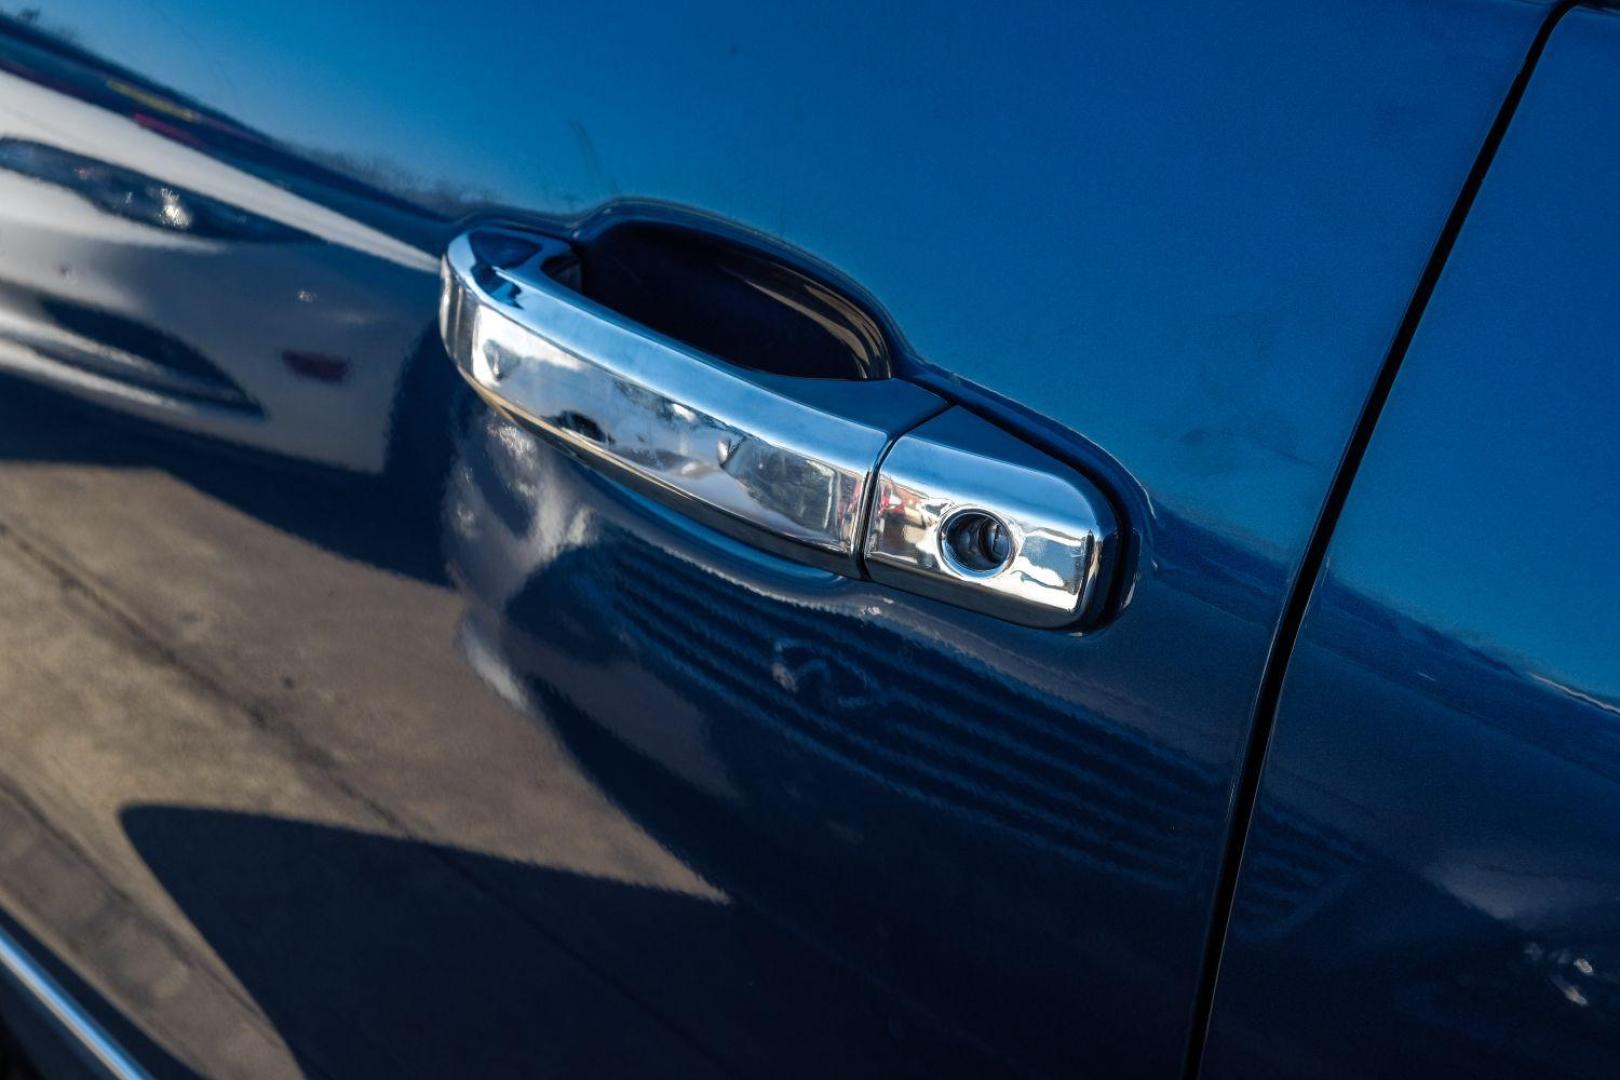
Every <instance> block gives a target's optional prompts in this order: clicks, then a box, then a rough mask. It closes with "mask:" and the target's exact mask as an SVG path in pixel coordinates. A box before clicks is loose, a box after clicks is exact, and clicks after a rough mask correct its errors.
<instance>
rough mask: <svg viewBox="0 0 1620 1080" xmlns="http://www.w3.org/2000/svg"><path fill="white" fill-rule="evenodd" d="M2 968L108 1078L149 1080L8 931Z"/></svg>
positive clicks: (1, 944) (2, 934) (0, 949)
mask: <svg viewBox="0 0 1620 1080" xmlns="http://www.w3.org/2000/svg"><path fill="white" fill-rule="evenodd" d="M0 968H3V969H4V971H5V973H6V974H7V975H9V976H11V978H12V979H13V981H15V982H16V983H17V985H18V987H19V988H20V989H21V990H23V991H24V992H25V993H27V994H29V995H30V996H32V997H33V999H34V1000H35V1001H37V1002H38V1003H39V1004H40V1005H41V1006H43V1007H44V1009H45V1011H46V1012H47V1013H48V1014H49V1015H50V1018H51V1019H53V1020H55V1021H56V1023H57V1025H58V1027H59V1028H60V1029H61V1030H62V1031H64V1032H66V1033H67V1034H68V1035H69V1036H70V1037H71V1038H72V1039H73V1040H74V1041H75V1042H76V1043H78V1045H79V1047H80V1049H82V1050H83V1052H84V1054H85V1056H86V1057H88V1058H89V1059H90V1060H91V1061H93V1062H95V1063H96V1064H98V1065H100V1066H101V1067H102V1068H103V1069H105V1070H106V1071H107V1073H108V1075H110V1076H113V1077H116V1078H118V1080H149V1077H148V1075H147V1072H146V1070H145V1069H142V1068H141V1067H140V1066H139V1065H137V1064H136V1063H135V1059H134V1058H132V1057H130V1056H129V1054H128V1053H126V1052H125V1050H124V1048H123V1047H121V1046H119V1045H118V1043H117V1042H115V1041H114V1040H113V1037H112V1036H111V1035H109V1034H107V1032H106V1030H105V1029H103V1028H102V1026H101V1025H100V1024H98V1023H96V1021H95V1019H94V1018H92V1017H91V1016H90V1014H89V1013H87V1012H85V1011H84V1010H83V1009H82V1008H80V1007H79V1005H78V1003H77V1002H75V1001H74V1000H73V999H72V998H71V997H69V996H68V994H67V991H65V990H63V989H62V987H61V984H60V983H58V982H57V981H56V980H55V979H54V978H52V977H51V975H50V973H48V972H47V971H46V970H45V969H44V968H42V967H40V965H39V964H38V963H37V962H36V961H35V960H34V958H33V957H32V956H30V955H29V954H28V953H27V951H26V950H24V949H23V947H22V946H21V945H19V944H18V943H17V941H16V940H15V939H14V938H13V937H12V936H11V935H10V934H8V933H6V931H5V929H4V928H0Z"/></svg>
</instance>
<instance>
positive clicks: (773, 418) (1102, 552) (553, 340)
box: [439, 228, 1117, 627]
mask: <svg viewBox="0 0 1620 1080" xmlns="http://www.w3.org/2000/svg"><path fill="white" fill-rule="evenodd" d="M570 250H571V249H570V248H569V246H568V245H567V244H565V243H563V242H562V241H559V240H555V239H552V238H549V237H544V236H540V235H537V234H531V233H526V232H518V231H515V230H509V229H499V228H478V229H474V230H472V231H470V232H467V233H463V234H462V235H460V236H458V237H457V238H456V239H455V240H453V241H452V242H451V243H450V246H449V248H448V250H447V251H446V253H445V256H444V261H443V265H442V277H443V285H444V290H443V294H442V297H441V301H440V309H439V322H440V329H441V331H442V332H443V335H444V341H445V346H446V349H447V350H448V352H449V354H450V357H451V359H452V360H453V361H454V362H455V364H456V366H457V368H458V369H459V370H460V372H461V374H462V376H463V377H464V378H465V379H466V380H467V382H468V383H469V384H471V386H472V387H473V389H474V390H476V391H477V393H478V394H479V396H480V397H482V398H483V399H484V400H485V401H486V402H488V403H489V404H490V405H491V406H492V407H494V408H495V409H497V410H499V411H500V412H502V413H505V414H506V415H508V416H509V417H511V418H513V419H514V420H516V421H518V422H519V423H521V424H524V425H525V426H527V427H529V428H531V429H532V430H534V431H536V432H538V433H540V434H541V435H543V436H545V437H546V438H548V439H549V440H551V441H552V442H554V443H556V444H557V445H559V446H561V447H563V448H564V449H566V450H568V451H570V452H572V453H574V454H575V455H576V456H577V457H579V458H581V459H582V460H584V461H586V462H588V463H590V464H593V465H595V466H597V467H599V468H602V469H604V470H605V471H607V472H609V473H611V474H612V475H614V476H616V477H618V478H620V479H621V480H624V481H626V482H627V483H629V484H630V485H631V486H633V487H636V488H637V489H639V490H641V491H643V492H645V493H647V494H649V495H651V496H652V497H654V498H657V499H659V500H660V501H663V502H666V503H668V504H670V505H672V506H674V507H676V508H677V509H680V510H683V511H684V512H686V513H688V514H691V515H693V516H695V517H698V518H700V519H701V520H703V521H705V522H707V523H708V524H710V525H712V526H714V527H716V528H718V529H720V530H722V531H724V532H727V533H729V534H731V535H733V536H736V537H738V538H739V539H742V540H744V541H746V542H748V543H752V544H754V545H756V546H759V547H763V548H766V549H767V550H771V551H775V552H777V553H779V554H783V555H787V556H789V557H791V558H795V559H798V560H801V561H804V562H809V563H813V564H816V565H819V566H823V567H825V568H828V569H831V570H834V571H836V572H838V573H841V574H845V575H848V576H851V577H863V576H867V574H866V571H867V570H869V571H870V576H871V577H872V578H873V579H875V580H878V581H880V582H884V583H887V584H891V585H893V586H895V587H899V588H904V589H908V590H910V591H914V592H918V593H922V594H925V595H929V596H933V597H936V598H938V599H941V600H945V601H947V602H950V603H954V604H958V605H961V606H964V607H971V608H976V609H978V610H982V611H985V612H988V613H990V614H994V615H997V616H999V617H1002V618H1007V619H1011V620H1013V621H1017V622H1024V623H1029V624H1031V625H1036V626H1052V627H1056V626H1066V625H1070V624H1074V623H1077V622H1084V621H1088V620H1091V619H1093V618H1095V617H1096V615H1097V614H1098V612H1099V611H1100V608H1101V605H1102V603H1103V600H1104V597H1105V593H1106V591H1107V590H1106V587H1105V586H1106V580H1107V571H1108V569H1109V566H1110V563H1111V561H1112V560H1113V558H1114V556H1115V547H1116V546H1117V526H1116V524H1115V520H1114V516H1113V513H1112V511H1111V509H1110V507H1109V504H1108V501H1107V500H1106V499H1105V498H1103V496H1102V495H1101V493H1100V492H1098V491H1097V490H1096V489H1095V488H1094V487H1093V486H1092V485H1091V484H1090V482H1089V481H1087V480H1086V479H1085V478H1084V477H1082V476H1081V475H1080V474H1078V473H1077V472H1075V471H1074V470H1072V469H1069V468H1067V467H1066V466H1063V465H1061V464H1059V463H1058V462H1056V461H1053V460H1052V459H1051V458H1049V457H1046V456H1045V455H1043V454H1040V453H1039V452H1038V451H1035V450H1033V449H1032V448H1030V447H1028V446H1026V445H1025V444H1023V443H1021V442H1019V441H1018V440H1017V439H1015V438H1013V437H1012V436H1010V435H1007V434H1006V433H1004V432H1002V431H1001V430H1000V429H998V428H996V427H994V426H993V425H991V424H989V423H987V422H986V421H984V420H981V419H979V418H978V417H976V416H973V415H972V414H970V413H968V412H966V411H965V410H963V409H960V408H952V407H950V406H949V403H948V402H946V401H944V400H943V399H941V398H940V397H938V396H937V395H935V394H933V393H931V392H929V391H928V390H925V389H923V388H922V387H919V386H917V385H915V384H913V383H909V382H906V381H904V380H902V379H875V380H861V381H856V380H834V379H809V378H794V377H785V376H777V375H769V374H764V373H760V372H754V371H746V370H744V369H742V368H739V367H736V366H733V365H731V364H727V363H725V362H724V361H721V360H718V359H715V358H713V357H710V356H707V355H704V354H703V353H701V352H698V351H696V350H694V349H691V348H689V347H687V346H686V345H683V344H681V343H680V342H678V341H674V340H672V339H670V338H667V337H665V336H663V335H661V334H659V333H657V332H655V331H653V330H650V329H648V328H647V327H644V326H641V325H638V324H636V323H634V322H631V321H630V320H628V319H625V318H624V317H623V316H621V315H619V314H617V313H615V312H613V311H611V310H609V309H607V308H605V307H603V306H601V305H599V304H596V303H595V302H593V301H592V300H590V299H589V298H587V297H585V296H583V295H581V294H580V293H578V292H576V291H575V290H573V289H571V288H569V287H568V286H566V285H564V284H563V283H562V282H560V281H558V280H557V279H556V278H554V277H553V276H552V275H551V274H550V273H548V272H547V266H548V265H549V264H551V263H552V260H558V259H564V258H566V257H567V256H568V255H569V254H570ZM941 414H943V415H941ZM913 429H915V430H913ZM880 463H881V468H880ZM874 489H875V490H876V492H877V494H876V497H874Z"/></svg>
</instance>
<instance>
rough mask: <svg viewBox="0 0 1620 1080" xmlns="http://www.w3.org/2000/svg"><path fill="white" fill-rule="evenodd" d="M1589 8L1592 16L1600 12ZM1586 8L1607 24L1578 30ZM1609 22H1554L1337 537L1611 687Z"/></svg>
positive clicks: (1374, 584) (1432, 610)
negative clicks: (1593, 30) (1600, 30)
mask: <svg viewBox="0 0 1620 1080" xmlns="http://www.w3.org/2000/svg"><path fill="white" fill-rule="evenodd" d="M1599 20H1601V21H1599ZM1583 22H1591V23H1592V24H1593V25H1603V26H1607V27H1610V28H1611V30H1610V32H1608V33H1606V34H1602V35H1599V34H1590V33H1582V32H1578V31H1577V30H1576V27H1578V26H1580V25H1581V24H1582V23H1583ZM1617 43H1620V20H1616V19H1614V18H1612V17H1603V16H1587V15H1581V16H1578V17H1571V18H1570V19H1568V20H1566V22H1565V24H1564V25H1563V26H1562V27H1560V29H1559V31H1558V33H1557V34H1556V35H1554V37H1553V39H1552V45H1551V46H1550V48H1549V49H1548V51H1547V54H1546V56H1545V58H1544V59H1543V60H1542V61H1541V63H1540V65H1539V66H1538V67H1537V70H1536V77H1535V80H1534V82H1533V83H1532V84H1531V88H1530V91H1529V93H1528V94H1527V95H1526V97H1525V100H1524V102H1523V104H1522V105H1521V106H1520V109H1519V111H1518V113H1517V115H1516V117H1515V119H1514V121H1513V127H1512V129H1511V131H1510V133H1509V135H1508V137H1507V139H1506V141H1505V142H1504V144H1503V147H1502V150H1501V152H1500V153H1499V155H1498V156H1497V158H1496V160H1495V162H1494V163H1493V164H1492V166H1491V173H1490V177H1489V179H1488V180H1487V182H1486V184H1485V186H1484V187H1483V189H1482V190H1481V193H1480V196H1479V200H1478V202H1477V203H1476V204H1475V206H1474V209H1473V211H1472V213H1471V214H1470V217H1469V224H1468V228H1467V229H1466V230H1464V232H1463V235H1462V237H1461V239H1460V240H1459V242H1458V245H1457V248H1456V250H1455V252H1454V254H1453V256H1452V259H1451V261H1450V263H1449V264H1448V267H1447V271H1446V274H1445V277H1444V278H1443V279H1442V280H1441V282H1440V285H1439V287H1438V289H1437V290H1436V292H1435V296H1434V300H1433V302H1432V304H1431V306H1430V308H1429V311H1428V313H1427V314H1426V316H1425V318H1424V322H1423V327H1422V329H1421V330H1420V332H1419V334H1418V336H1417V339H1416V341H1415V343H1414V344H1413V347H1412V351H1411V353H1410V354H1409V357H1408V360H1407V363H1406V365H1405V366H1404V367H1403V369H1402V371H1401V375H1400V379H1399V381H1398V382H1397V384H1396V387H1395V393H1394V395H1393V397H1392V399H1391V402H1390V405H1389V408H1388V409H1387V410H1386V412H1385V415H1384V418H1383V420H1382V422H1381V423H1380V425H1379V429H1378V434H1377V437H1376V438H1375V439H1374V441H1373V444H1372V447H1371V448H1370V450H1369V453H1368V457H1367V461H1366V464H1365V466H1364V468H1363V469H1362V472H1361V476H1360V479H1359V480H1358V485H1357V497H1355V498H1352V500H1351V502H1350V505H1349V506H1348V507H1347V509H1346V512H1345V516H1344V518H1343V520H1342V521H1341V522H1340V525H1339V532H1338V533H1337V535H1336V538H1335V544H1334V548H1333V551H1332V555H1331V558H1332V561H1333V571H1334V573H1335V575H1336V576H1337V577H1338V578H1340V579H1341V580H1342V581H1343V582H1344V583H1345V584H1347V585H1349V586H1350V587H1352V588H1356V589H1362V590H1366V591H1369V592H1371V593H1374V594H1375V595H1377V596H1379V597H1380V598H1383V599H1385V600H1386V601H1389V602H1393V603H1394V604H1395V606H1397V607H1398V608H1400V609H1401V610H1403V611H1406V612H1408V613H1410V614H1413V615H1415V616H1417V617H1418V618H1421V619H1423V620H1424V621H1427V622H1431V623H1432V624H1434V625H1436V626H1437V627H1438V628H1440V629H1444V630H1451V631H1454V632H1457V633H1459V634H1460V636H1462V637H1464V638H1465V639H1466V640H1471V641H1475V642H1482V643H1489V647H1490V648H1491V649H1492V651H1499V652H1505V653H1507V654H1508V655H1517V656H1520V657H1523V658H1525V659H1526V660H1528V661H1529V662H1530V663H1531V664H1532V666H1537V667H1540V668H1541V672H1542V673H1543V674H1545V675H1546V676H1548V677H1550V678H1552V679H1554V680H1555V681H1557V682H1563V683H1567V684H1570V685H1571V686H1572V687H1573V688H1576V689H1577V690H1578V691H1584V692H1586V693H1589V694H1592V695H1595V696H1600V697H1607V698H1608V699H1609V700H1610V701H1615V700H1620V651H1617V648H1620V595H1617V588H1620V584H1617V583H1620V574H1617V573H1616V568H1617V566H1620V563H1617V558H1616V551H1617V538H1620V440H1617V438H1616V430H1617V428H1616V424H1617V418H1620V347H1617V344H1616V343H1617V342H1620V303H1617V302H1616V299H1615V296H1614V284H1613V283H1614V282H1616V281H1620V216H1617V215H1616V214H1615V213H1614V210H1613V206H1612V199H1610V198H1608V197H1607V196H1606V195H1605V194H1604V193H1605V192H1607V191H1608V190H1609V189H1610V188H1611V187H1612V186H1613V178H1614V177H1615V175H1616V174H1617V173H1620V112H1617V111H1616V110H1615V109H1614V106H1613V100H1614V95H1613V94H1612V93H1609V94H1604V93H1601V92H1597V91H1598V90H1600V89H1601V88H1604V87H1610V88H1613V87H1615V86H1616V85H1617V80H1616V79H1615V77H1614V67H1613V64H1614V46H1615V45H1616V44H1617Z"/></svg>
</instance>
